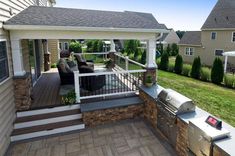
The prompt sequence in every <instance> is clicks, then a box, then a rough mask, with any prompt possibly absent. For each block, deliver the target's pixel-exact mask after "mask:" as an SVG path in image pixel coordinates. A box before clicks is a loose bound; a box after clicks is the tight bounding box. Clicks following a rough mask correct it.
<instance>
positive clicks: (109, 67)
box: [104, 59, 115, 69]
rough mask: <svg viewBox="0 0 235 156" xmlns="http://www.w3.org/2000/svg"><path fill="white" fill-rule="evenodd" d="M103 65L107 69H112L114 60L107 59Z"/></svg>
mask: <svg viewBox="0 0 235 156" xmlns="http://www.w3.org/2000/svg"><path fill="white" fill-rule="evenodd" d="M104 64H105V66H106V68H107V69H112V68H114V66H115V64H114V61H113V60H112V59H107V60H106V61H105V62H104Z"/></svg>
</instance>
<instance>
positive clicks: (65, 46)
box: [64, 42, 69, 50]
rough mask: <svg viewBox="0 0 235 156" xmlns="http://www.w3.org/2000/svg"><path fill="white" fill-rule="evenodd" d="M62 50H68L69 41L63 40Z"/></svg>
mask: <svg viewBox="0 0 235 156" xmlns="http://www.w3.org/2000/svg"><path fill="white" fill-rule="evenodd" d="M64 50H69V43H68V42H64Z"/></svg>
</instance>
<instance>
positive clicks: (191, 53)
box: [185, 47, 194, 56]
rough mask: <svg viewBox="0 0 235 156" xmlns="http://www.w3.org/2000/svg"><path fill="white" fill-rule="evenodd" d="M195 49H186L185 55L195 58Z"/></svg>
mask: <svg viewBox="0 0 235 156" xmlns="http://www.w3.org/2000/svg"><path fill="white" fill-rule="evenodd" d="M193 53H194V48H190V47H187V48H185V55H187V56H193Z"/></svg>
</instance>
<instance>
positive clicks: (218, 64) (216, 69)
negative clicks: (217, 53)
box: [211, 57, 224, 84]
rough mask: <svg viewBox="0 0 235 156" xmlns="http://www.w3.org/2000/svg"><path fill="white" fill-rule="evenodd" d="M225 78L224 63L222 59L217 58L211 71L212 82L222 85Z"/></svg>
mask: <svg viewBox="0 0 235 156" xmlns="http://www.w3.org/2000/svg"><path fill="white" fill-rule="evenodd" d="M223 78H224V68H223V62H222V60H221V59H220V58H218V57H217V58H215V60H214V63H213V67H212V69H211V81H212V82H213V83H215V84H220V83H221V82H223Z"/></svg>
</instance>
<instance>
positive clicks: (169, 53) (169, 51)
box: [166, 44, 171, 56]
mask: <svg viewBox="0 0 235 156" xmlns="http://www.w3.org/2000/svg"><path fill="white" fill-rule="evenodd" d="M166 52H167V54H168V56H171V46H170V44H168V45H167V47H166Z"/></svg>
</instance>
